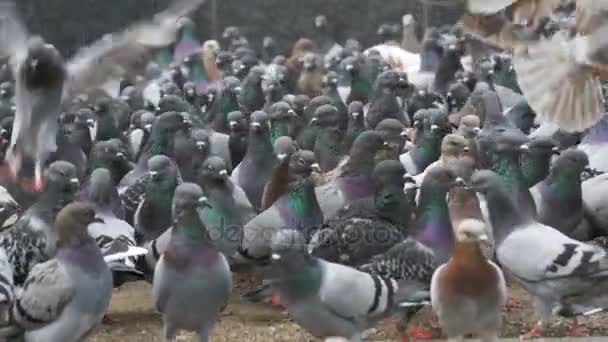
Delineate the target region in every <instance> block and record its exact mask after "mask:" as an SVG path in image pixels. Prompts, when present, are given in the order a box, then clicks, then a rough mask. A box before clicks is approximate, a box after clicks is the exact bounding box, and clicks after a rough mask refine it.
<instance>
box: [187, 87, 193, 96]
mask: <svg viewBox="0 0 608 342" xmlns="http://www.w3.org/2000/svg"><path fill="white" fill-rule="evenodd" d="M186 94H188V95H189V96H194V90H193V89H188V90H187V91H186Z"/></svg>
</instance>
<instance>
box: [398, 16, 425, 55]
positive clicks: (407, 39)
mask: <svg viewBox="0 0 608 342" xmlns="http://www.w3.org/2000/svg"><path fill="white" fill-rule="evenodd" d="M417 24H418V23H417V22H416V19H415V18H414V16H413V15H411V14H409V13H408V14H405V15H403V17H401V26H403V34H402V38H401V47H402V48H403V49H404V50H406V51H408V52H411V53H420V52H421V51H420V50H421V46H420V42H418V37H417V36H416V29H417V26H418V25H417Z"/></svg>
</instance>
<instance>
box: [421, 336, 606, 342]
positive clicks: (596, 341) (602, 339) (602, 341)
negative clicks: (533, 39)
mask: <svg viewBox="0 0 608 342" xmlns="http://www.w3.org/2000/svg"><path fill="white" fill-rule="evenodd" d="M425 341H426V342H445V341H447V340H425ZM465 341H475V342H477V341H479V339H474V338H471V339H465ZM500 341H501V342H519V339H517V338H501V339H500ZM528 341H530V342H608V336H597V337H577V338H572V337H563V338H553V337H551V338H550V337H547V338H539V339H534V340H528Z"/></svg>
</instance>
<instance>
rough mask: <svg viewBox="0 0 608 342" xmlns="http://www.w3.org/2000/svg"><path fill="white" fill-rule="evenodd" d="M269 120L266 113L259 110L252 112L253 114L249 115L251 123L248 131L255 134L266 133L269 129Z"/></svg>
mask: <svg viewBox="0 0 608 342" xmlns="http://www.w3.org/2000/svg"><path fill="white" fill-rule="evenodd" d="M269 119H270V118H269V117H268V114H266V112H263V111H261V110H258V111H255V112H253V114H251V122H250V123H249V128H250V131H251V132H254V133H256V134H264V133H267V132H268V130H269V128H270V127H269V126H270V123H269Z"/></svg>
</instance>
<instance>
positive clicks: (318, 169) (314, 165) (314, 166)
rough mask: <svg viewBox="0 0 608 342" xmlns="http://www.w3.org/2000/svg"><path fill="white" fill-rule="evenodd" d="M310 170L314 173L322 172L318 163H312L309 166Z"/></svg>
mask: <svg viewBox="0 0 608 342" xmlns="http://www.w3.org/2000/svg"><path fill="white" fill-rule="evenodd" d="M310 169H311V170H312V171H313V172H316V173H321V171H322V170H321V167H320V166H319V164H318V163H314V164H312V165H310Z"/></svg>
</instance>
